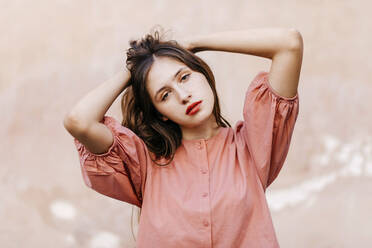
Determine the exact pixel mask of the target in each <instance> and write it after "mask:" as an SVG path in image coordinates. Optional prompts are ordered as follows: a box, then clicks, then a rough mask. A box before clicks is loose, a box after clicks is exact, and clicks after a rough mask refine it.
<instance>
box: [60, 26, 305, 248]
mask: <svg viewBox="0 0 372 248" xmlns="http://www.w3.org/2000/svg"><path fill="white" fill-rule="evenodd" d="M129 44H130V48H129V49H128V50H127V60H126V67H125V68H124V69H123V70H121V71H120V72H119V73H117V74H116V75H115V76H114V77H113V78H111V79H109V80H108V81H106V82H104V83H103V84H102V85H100V86H98V87H97V88H96V89H94V90H92V91H91V92H89V93H88V94H87V95H86V96H85V97H83V98H82V99H81V100H80V101H79V102H78V103H77V104H76V106H75V107H74V108H73V109H72V110H71V111H70V112H69V114H67V115H66V117H65V119H64V126H65V128H66V129H67V130H68V132H69V133H70V134H71V135H72V136H73V137H74V141H75V145H76V148H77V150H78V154H79V157H80V164H81V169H82V175H83V179H84V182H85V184H86V185H87V186H88V187H90V188H92V189H94V190H95V191H97V192H99V193H101V194H104V195H106V196H109V197H112V198H115V199H118V200H121V201H125V202H127V203H130V204H133V205H136V206H138V207H139V208H141V215H140V220H139V227H138V228H139V229H138V234H137V248H143V247H146V248H147V247H159V248H166V247H177V248H181V247H187V248H190V247H194V248H198V247H214V248H229V247H233V248H235V247H264V248H269V247H279V244H278V241H277V238H276V235H275V231H274V228H273V223H272V219H271V216H270V212H269V208H268V205H267V202H266V198H265V190H266V188H267V187H268V186H269V185H270V184H271V183H272V182H273V181H274V179H275V178H276V177H277V176H278V173H279V171H280V170H281V168H282V166H283V164H284V161H285V159H286V156H287V153H288V149H289V146H290V142H291V137H292V133H293V130H294V126H295V123H296V120H297V116H298V112H299V98H298V93H297V88H298V82H299V76H300V70H301V63H302V54H303V41H302V37H301V34H300V33H299V31H297V30H296V29H293V28H292V29H291V28H290V29H282V28H261V29H249V30H240V31H225V32H219V33H212V34H209V35H200V36H194V37H192V38H189V39H184V40H181V41H178V42H177V41H175V40H163V39H162V38H161V37H159V32H158V31H156V32H155V33H154V34H147V35H146V36H145V37H143V38H142V39H139V40H137V41H135V40H131V41H130V42H129ZM206 50H210V51H225V52H233V53H242V54H249V55H255V56H260V57H265V58H268V59H271V60H272V63H271V67H270V70H269V71H268V72H267V71H260V72H258V73H257V74H256V76H255V77H254V78H253V80H252V81H250V80H247V82H245V85H246V86H247V87H246V88H242V90H244V91H245V100H244V106H243V117H244V119H243V120H239V121H238V122H237V123H236V124H235V126H234V127H231V125H230V124H229V123H228V121H226V120H225V118H223V117H222V115H221V112H220V105H219V99H218V95H217V92H216V85H215V79H214V76H213V73H212V71H211V69H210V68H209V67H208V65H207V64H206V63H205V62H204V61H203V60H202V59H201V58H200V57H198V56H197V55H195V53H196V52H200V51H206ZM226 66H228V63H226ZM242 68H243V67H242ZM231 78H233V77H231ZM228 83H234V82H228ZM121 92H124V94H123V98H122V106H121V107H122V112H123V120H122V121H121V122H119V121H118V120H116V119H115V118H113V117H111V116H107V115H105V113H106V112H107V110H108V108H109V107H110V106H111V104H112V103H113V101H114V100H115V99H116V98H117V97H118V96H119V94H120V93H121Z"/></svg>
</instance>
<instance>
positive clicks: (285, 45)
mask: <svg viewBox="0 0 372 248" xmlns="http://www.w3.org/2000/svg"><path fill="white" fill-rule="evenodd" d="M186 43H187V44H188V48H189V50H191V51H194V52H199V51H207V50H211V51H224V52H233V53H243V54H249V55H254V56H260V57H265V58H269V59H271V60H272V64H271V68H270V72H269V82H270V85H271V86H272V88H273V89H274V90H275V91H276V93H278V94H279V95H281V96H284V97H294V96H295V95H296V94H297V87H298V82H299V77H300V71H301V65H302V57H303V40H302V36H301V33H300V32H299V31H298V30H296V29H294V28H287V29H286V28H258V29H248V30H236V31H225V32H218V33H212V34H208V35H198V36H193V38H192V39H187V40H184V44H186Z"/></svg>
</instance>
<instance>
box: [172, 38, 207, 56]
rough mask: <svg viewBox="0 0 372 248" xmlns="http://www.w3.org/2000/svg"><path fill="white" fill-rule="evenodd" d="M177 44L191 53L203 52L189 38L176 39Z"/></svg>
mask: <svg viewBox="0 0 372 248" xmlns="http://www.w3.org/2000/svg"><path fill="white" fill-rule="evenodd" d="M177 43H178V44H179V45H181V46H182V47H184V48H186V49H187V50H189V51H190V52H192V53H196V52H200V51H203V49H202V48H201V47H198V46H196V44H195V42H193V40H192V39H189V38H184V39H178V40H177Z"/></svg>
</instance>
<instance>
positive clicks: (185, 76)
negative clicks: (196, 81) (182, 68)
mask: <svg viewBox="0 0 372 248" xmlns="http://www.w3.org/2000/svg"><path fill="white" fill-rule="evenodd" d="M188 76H190V74H185V75H184V76H183V77H182V78H181V81H182V80H183V79H186V78H187V77H188Z"/></svg>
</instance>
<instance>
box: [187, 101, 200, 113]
mask: <svg viewBox="0 0 372 248" xmlns="http://www.w3.org/2000/svg"><path fill="white" fill-rule="evenodd" d="M201 102H202V101H197V102H194V103H191V104H190V105H189V106H188V107H187V109H186V114H188V113H190V111H191V110H192V109H193V108H194V107H195V106H197V105H198V104H200V103H201Z"/></svg>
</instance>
